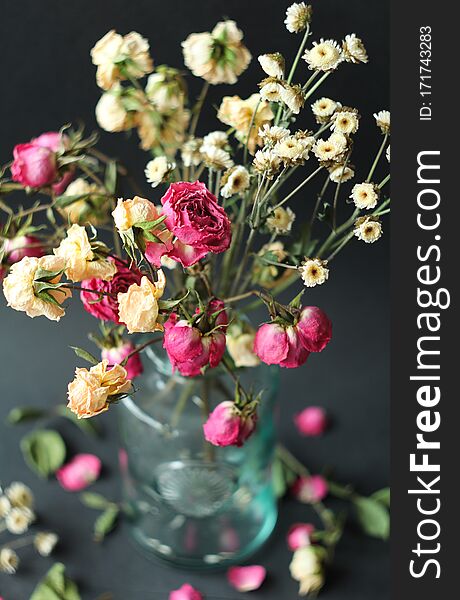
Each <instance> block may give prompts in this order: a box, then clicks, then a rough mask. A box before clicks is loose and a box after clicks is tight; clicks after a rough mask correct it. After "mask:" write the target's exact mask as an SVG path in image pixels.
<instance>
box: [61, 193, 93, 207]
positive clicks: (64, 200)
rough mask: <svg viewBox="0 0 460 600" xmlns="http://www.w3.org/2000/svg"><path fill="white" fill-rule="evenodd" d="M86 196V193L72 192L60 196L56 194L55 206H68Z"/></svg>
mask: <svg viewBox="0 0 460 600" xmlns="http://www.w3.org/2000/svg"><path fill="white" fill-rule="evenodd" d="M86 198H88V194H73V195H72V196H69V195H67V196H66V195H65V194H63V195H62V196H57V198H56V201H55V203H56V206H59V207H60V208H65V207H66V206H70V205H71V204H74V203H75V202H78V201H79V200H83V199H86Z"/></svg>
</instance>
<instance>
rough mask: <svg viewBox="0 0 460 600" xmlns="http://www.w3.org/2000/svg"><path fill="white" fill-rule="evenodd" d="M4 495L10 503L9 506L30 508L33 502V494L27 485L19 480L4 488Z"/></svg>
mask: <svg viewBox="0 0 460 600" xmlns="http://www.w3.org/2000/svg"><path fill="white" fill-rule="evenodd" d="M5 496H6V497H7V498H8V500H9V501H10V503H11V506H17V507H19V508H32V506H33V504H34V495H33V494H32V491H31V489H30V488H29V487H27V486H26V485H25V484H24V483H22V482H21V481H13V482H12V483H10V485H9V486H8V487H7V488H6V490H5Z"/></svg>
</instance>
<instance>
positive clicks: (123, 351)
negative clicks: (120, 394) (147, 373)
mask: <svg viewBox="0 0 460 600" xmlns="http://www.w3.org/2000/svg"><path fill="white" fill-rule="evenodd" d="M133 350H134V345H133V344H132V343H131V342H122V343H121V344H120V345H119V346H115V347H113V348H103V350H102V352H101V358H102V360H104V359H105V360H107V361H108V363H109V367H113V366H114V365H119V364H121V363H122V362H123V361H124V360H125V358H126V357H127V356H128V354H130V353H131V352H133ZM124 367H125V369H126V373H127V374H128V375H127V376H128V379H131V380H132V379H134V378H135V377H138V376H139V375H141V374H142V372H143V371H144V368H143V366H142V361H141V357H140V355H139V352H136V354H133V355H132V356H131V357H130V358H128V361H127V363H126V364H125V365H124Z"/></svg>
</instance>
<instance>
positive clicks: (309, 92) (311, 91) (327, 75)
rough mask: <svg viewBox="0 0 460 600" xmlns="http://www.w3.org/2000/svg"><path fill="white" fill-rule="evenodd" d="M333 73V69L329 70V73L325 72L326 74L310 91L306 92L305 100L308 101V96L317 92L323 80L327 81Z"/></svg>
mask: <svg viewBox="0 0 460 600" xmlns="http://www.w3.org/2000/svg"><path fill="white" fill-rule="evenodd" d="M330 74H331V71H328V72H327V73H324V75H323V76H322V77H321V78H320V79H318V81H317V82H316V83H315V85H314V86H312V87H311V88H310V89H309V90H308V93H307V94H305V97H304V101H305V102H306V101H307V100H308V98H310V96H311V95H312V94H313V93H314V92H316V90H317V89H318V88H319V86H320V85H321V84H322V83H323V81H326V79H327V78H328V77H329V75H330Z"/></svg>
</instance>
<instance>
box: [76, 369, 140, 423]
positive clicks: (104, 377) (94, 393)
mask: <svg viewBox="0 0 460 600" xmlns="http://www.w3.org/2000/svg"><path fill="white" fill-rule="evenodd" d="M108 364H109V363H108V361H107V360H103V361H102V362H100V363H98V364H97V365H95V366H94V367H91V369H90V370H89V371H88V369H79V368H77V369H75V379H74V380H73V381H71V382H70V383H69V385H68V389H67V396H68V399H69V402H68V404H67V407H68V408H70V410H71V411H72V412H73V413H75V414H76V415H77V417H78V418H79V419H87V418H89V417H94V416H95V415H99V414H100V413H102V412H104V411H106V410H108V408H109V404H110V401H111V396H112V397H113V396H115V395H118V394H128V393H129V392H131V391H132V386H131V381H130V380H129V379H128V378H127V376H128V375H127V372H126V369H124V368H123V367H122V366H120V365H115V366H114V367H112V368H111V369H107V366H108Z"/></svg>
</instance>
